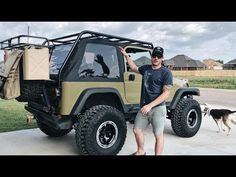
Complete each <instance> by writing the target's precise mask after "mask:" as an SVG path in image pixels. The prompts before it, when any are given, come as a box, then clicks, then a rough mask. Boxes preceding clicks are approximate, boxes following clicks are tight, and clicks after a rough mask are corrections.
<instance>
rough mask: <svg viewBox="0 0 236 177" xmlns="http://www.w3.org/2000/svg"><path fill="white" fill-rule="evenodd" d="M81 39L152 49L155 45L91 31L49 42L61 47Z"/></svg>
mask: <svg viewBox="0 0 236 177" xmlns="http://www.w3.org/2000/svg"><path fill="white" fill-rule="evenodd" d="M81 39H103V40H108V41H110V42H116V43H120V44H123V45H124V44H125V45H139V46H143V47H147V48H150V49H152V48H153V44H152V43H150V42H145V41H139V40H135V39H129V38H124V37H120V36H114V35H109V34H104V33H99V32H94V31H89V30H85V31H82V32H80V33H75V34H71V35H67V36H63V37H58V38H54V39H50V40H49V41H50V42H52V43H53V44H54V45H60V44H68V43H74V42H75V41H77V40H81Z"/></svg>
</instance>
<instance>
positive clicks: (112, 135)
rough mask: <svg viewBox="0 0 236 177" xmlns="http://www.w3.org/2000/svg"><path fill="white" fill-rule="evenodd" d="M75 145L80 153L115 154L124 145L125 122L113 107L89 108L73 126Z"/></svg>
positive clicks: (121, 114)
mask: <svg viewBox="0 0 236 177" xmlns="http://www.w3.org/2000/svg"><path fill="white" fill-rule="evenodd" d="M75 132H76V133H75V140H76V145H77V147H78V150H79V154H81V155H116V154H117V153H118V152H119V151H120V150H121V148H122V147H123V145H124V142H125V139H126V134H127V124H126V121H125V117H124V115H123V113H121V112H120V111H119V110H117V109H116V108H114V107H111V106H107V105H98V106H93V107H91V108H89V109H88V110H87V111H85V113H84V114H83V115H82V116H81V119H80V120H79V122H78V124H77V126H75Z"/></svg>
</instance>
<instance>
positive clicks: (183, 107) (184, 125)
mask: <svg viewBox="0 0 236 177" xmlns="http://www.w3.org/2000/svg"><path fill="white" fill-rule="evenodd" d="M201 121H202V112H201V107H200V105H199V103H198V102H197V101H196V100H194V99H190V98H187V99H185V98H182V99H181V100H180V101H179V103H178V104H177V106H176V108H175V110H174V112H173V113H172V117H171V126H172V129H173V130H174V132H175V133H176V134H177V135H178V136H181V137H192V136H194V135H195V134H196V133H197V132H198V130H199V128H200V125H201Z"/></svg>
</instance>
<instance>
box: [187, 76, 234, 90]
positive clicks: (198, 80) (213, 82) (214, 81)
mask: <svg viewBox="0 0 236 177" xmlns="http://www.w3.org/2000/svg"><path fill="white" fill-rule="evenodd" d="M187 79H188V80H189V85H190V86H191V87H202V88H218V89H236V78H235V77H187Z"/></svg>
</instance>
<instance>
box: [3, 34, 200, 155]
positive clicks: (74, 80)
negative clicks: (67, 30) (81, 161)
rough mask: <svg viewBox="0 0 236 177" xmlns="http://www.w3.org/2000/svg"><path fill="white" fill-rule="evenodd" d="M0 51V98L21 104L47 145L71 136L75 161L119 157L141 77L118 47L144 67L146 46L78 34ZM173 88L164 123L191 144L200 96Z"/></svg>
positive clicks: (7, 43)
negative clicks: (0, 61)
mask: <svg viewBox="0 0 236 177" xmlns="http://www.w3.org/2000/svg"><path fill="white" fill-rule="evenodd" d="M26 41H27V42H26ZM0 44H1V49H2V50H4V51H5V61H4V62H5V71H4V72H3V74H2V75H1V79H0V96H1V98H3V99H13V98H15V99H16V100H17V101H19V102H26V103H27V104H26V105H25V109H26V110H27V111H29V112H30V113H32V115H33V116H34V118H35V119H36V122H37V124H38V127H39V129H40V130H41V131H42V132H44V133H45V134H46V135H48V136H50V137H60V136H64V135H66V134H68V133H69V132H70V131H71V130H72V129H74V130H75V141H76V145H77V147H78V152H79V154H81V155H116V154H118V153H119V151H120V150H121V149H122V147H123V145H124V142H125V140H126V134H127V122H132V121H133V120H134V117H135V115H136V114H137V112H138V110H139V101H140V93H141V75H139V74H136V73H134V72H131V71H130V69H129V66H128V65H127V63H126V62H125V58H124V57H123V55H122V53H121V52H120V49H119V46H121V47H123V48H125V49H126V52H127V53H129V54H130V55H131V57H132V58H133V59H135V62H136V64H137V65H140V64H143V63H140V61H142V60H141V59H142V58H143V59H145V58H146V59H147V58H148V59H150V54H151V51H152V49H153V44H152V43H150V42H145V41H139V40H134V39H128V38H123V37H118V36H113V35H108V34H102V33H97V32H93V31H82V32H80V33H77V34H72V35H68V36H63V37H59V38H55V39H47V38H44V37H38V36H28V35H20V36H16V37H13V38H10V39H7V40H4V41H1V42H0ZM174 82H175V80H174ZM178 85H179V84H178V83H177V84H175V85H174V88H173V91H174V93H173V94H172V96H171V98H170V99H169V100H168V101H167V108H168V109H167V115H168V116H167V118H168V119H170V120H171V125H172V128H173V130H174V132H175V133H176V134H177V135H178V136H181V137H192V136H194V135H195V134H196V133H197V132H198V130H199V128H200V125H201V119H202V117H201V108H200V105H199V103H198V102H197V101H196V100H194V99H193V95H200V93H199V90H198V89H197V88H190V87H188V85H187V84H186V83H185V82H184V84H182V82H181V85H182V86H183V87H181V88H179V86H178Z"/></svg>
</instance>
